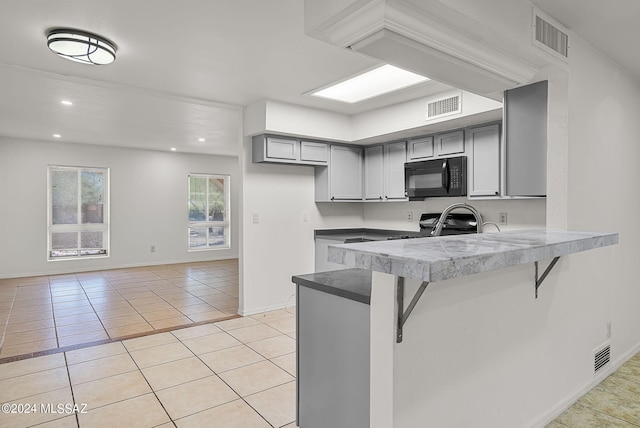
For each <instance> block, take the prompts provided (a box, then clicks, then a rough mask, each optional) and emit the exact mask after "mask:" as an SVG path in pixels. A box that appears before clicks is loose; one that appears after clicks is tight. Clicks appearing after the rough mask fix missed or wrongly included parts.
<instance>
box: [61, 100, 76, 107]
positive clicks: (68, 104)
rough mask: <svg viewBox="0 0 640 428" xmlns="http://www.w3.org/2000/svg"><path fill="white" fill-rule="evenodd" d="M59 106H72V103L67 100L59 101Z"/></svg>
mask: <svg viewBox="0 0 640 428" xmlns="http://www.w3.org/2000/svg"><path fill="white" fill-rule="evenodd" d="M60 104H62V105H65V106H72V105H73V103H72V102H71V101H69V100H62V101H60Z"/></svg>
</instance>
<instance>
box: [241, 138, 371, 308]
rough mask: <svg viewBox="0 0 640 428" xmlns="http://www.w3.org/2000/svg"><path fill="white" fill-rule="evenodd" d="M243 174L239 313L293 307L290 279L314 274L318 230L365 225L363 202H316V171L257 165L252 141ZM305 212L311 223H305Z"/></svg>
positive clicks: (246, 147) (301, 167)
mask: <svg viewBox="0 0 640 428" xmlns="http://www.w3.org/2000/svg"><path fill="white" fill-rule="evenodd" d="M242 173H243V195H242V212H243V218H242V227H243V229H242V240H243V249H242V256H241V258H240V261H241V263H242V265H241V269H240V272H241V274H240V280H241V284H243V291H242V293H243V296H242V299H241V302H240V306H241V307H240V313H241V314H242V315H250V314H254V313H258V312H263V311H266V310H270V309H277V308H282V307H285V306H292V305H295V297H294V293H295V289H294V285H293V283H292V282H291V277H292V276H293V275H300V274H306V273H312V272H314V240H313V231H314V229H318V228H326V227H361V226H362V219H363V211H362V210H363V208H362V204H361V203H334V204H331V203H320V204H316V203H315V201H314V200H315V197H314V168H313V167H312V166H293V165H273V164H254V163H252V162H251V141H250V138H246V141H245V147H244V162H243V165H242ZM305 214H306V215H307V216H308V220H309V221H308V222H304V221H303V217H304V215H305ZM254 215H257V216H258V221H259V222H258V223H254Z"/></svg>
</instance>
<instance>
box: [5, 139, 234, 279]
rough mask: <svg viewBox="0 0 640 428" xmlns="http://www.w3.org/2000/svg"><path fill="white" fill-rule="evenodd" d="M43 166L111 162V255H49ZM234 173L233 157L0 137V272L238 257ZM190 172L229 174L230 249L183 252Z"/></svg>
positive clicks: (25, 273) (46, 271)
mask: <svg viewBox="0 0 640 428" xmlns="http://www.w3.org/2000/svg"><path fill="white" fill-rule="evenodd" d="M48 165H70V166H93V167H108V168H110V171H111V172H110V174H111V255H110V257H108V258H102V259H87V260H58V261H54V262H48V261H47V166H48ZM238 172H239V163H238V158H236V157H226V156H209V155H194V154H183V153H171V152H166V153H165V152H158V151H145V150H133V149H125V148H116V147H104V146H95V145H88V144H65V143H58V142H38V141H26V140H15V139H7V138H4V139H0V200H2V221H1V222H0V236H1V237H2V238H0V239H1V240H2V245H0V260H3V262H2V263H1V264H0V277H19V276H31V275H41V274H51V273H66V272H77V271H84V270H96V269H110V268H117V267H125V266H139V265H152V264H161V263H175V262H189V261H200V260H214V259H226V258H233V257H237V256H238V253H239V251H238V233H237V232H238V228H237V223H238V222H237V220H238V218H239V216H238V214H239V209H238V208H239V203H238V202H239V197H240V193H239V180H238V178H239V177H238ZM189 173H211V174H229V175H230V176H231V222H232V229H231V237H232V241H231V242H232V243H231V249H229V250H216V251H199V252H188V251H187V212H186V201H187V198H188V193H187V189H188V188H187V175H188V174H189ZM151 245H155V246H156V252H155V253H151V252H150V246H151Z"/></svg>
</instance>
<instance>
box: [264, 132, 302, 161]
mask: <svg viewBox="0 0 640 428" xmlns="http://www.w3.org/2000/svg"><path fill="white" fill-rule="evenodd" d="M298 144H299V143H298V140H289V139H286V138H278V137H267V157H268V158H271V159H289V160H297V159H298Z"/></svg>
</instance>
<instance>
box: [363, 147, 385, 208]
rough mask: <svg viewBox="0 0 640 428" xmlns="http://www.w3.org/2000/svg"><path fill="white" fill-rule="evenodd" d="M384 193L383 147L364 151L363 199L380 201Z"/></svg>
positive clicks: (366, 148) (369, 148)
mask: <svg viewBox="0 0 640 428" xmlns="http://www.w3.org/2000/svg"><path fill="white" fill-rule="evenodd" d="M383 193H384V147H383V146H369V147H365V149H364V199H365V200H367V201H381V200H382V199H383Z"/></svg>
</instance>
